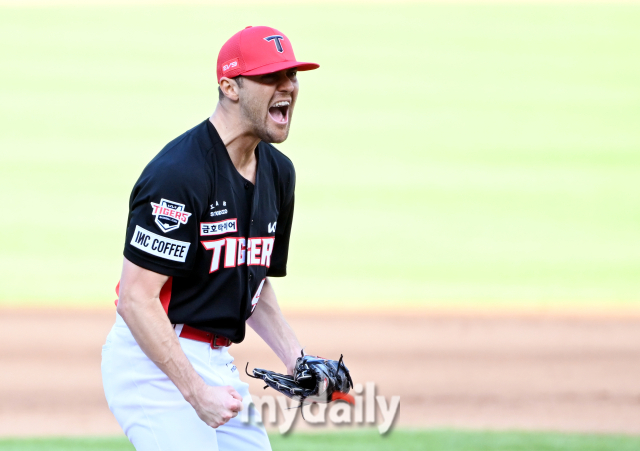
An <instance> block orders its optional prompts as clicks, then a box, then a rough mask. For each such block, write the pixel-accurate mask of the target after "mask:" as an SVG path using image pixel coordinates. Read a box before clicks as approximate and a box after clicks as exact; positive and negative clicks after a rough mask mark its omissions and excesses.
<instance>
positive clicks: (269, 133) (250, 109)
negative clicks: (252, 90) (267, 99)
mask: <svg viewBox="0 0 640 451" xmlns="http://www.w3.org/2000/svg"><path fill="white" fill-rule="evenodd" d="M292 107H293V105H291V106H290V107H289V121H288V122H287V125H286V127H285V129H284V130H283V131H280V130H270V129H269V124H268V121H269V120H271V119H270V118H269V117H268V114H269V113H267V117H265V115H264V113H263V111H262V107H261V105H260V104H259V103H258V102H256V101H253V102H252V101H250V100H249V101H245V100H243V99H242V98H240V114H241V116H242V120H243V121H244V122H245V123H247V124H248V125H249V126H250V127H251V129H252V130H253V133H254V134H255V135H256V136H257V137H258V138H260V140H261V141H264V142H267V143H274V144H278V143H281V142H284V141H285V140H286V139H287V137H288V136H289V126H290V125H291V113H292V112H293V108H292Z"/></svg>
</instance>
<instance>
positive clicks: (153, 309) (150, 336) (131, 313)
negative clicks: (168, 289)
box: [118, 295, 204, 402]
mask: <svg viewBox="0 0 640 451" xmlns="http://www.w3.org/2000/svg"><path fill="white" fill-rule="evenodd" d="M118 312H119V313H120V315H121V316H122V318H123V319H124V321H125V322H126V323H127V326H129V329H130V330H131V333H132V334H133V337H134V338H135V339H136V342H137V343H138V345H139V346H140V349H142V351H143V352H144V353H145V354H146V355H147V357H149V359H150V360H151V361H152V362H153V363H155V364H156V365H157V366H158V368H160V369H161V370H162V371H163V372H164V373H165V374H166V375H167V376H168V377H169V379H171V381H172V382H173V383H174V384H175V385H176V387H177V388H178V390H180V393H182V395H183V396H184V398H185V399H186V400H187V401H189V402H193V400H194V397H195V393H196V392H197V391H198V390H200V389H201V388H202V386H203V385H204V381H203V380H202V378H201V377H200V376H199V375H198V374H197V373H196V371H195V370H194V369H193V366H192V365H191V363H190V362H189V360H188V359H187V357H186V356H185V354H184V352H183V351H182V348H181V347H180V342H179V340H178V337H177V336H176V333H175V331H174V329H173V327H172V326H171V323H170V322H169V319H168V318H167V315H166V313H165V312H164V310H163V308H162V305H161V304H160V300H159V299H148V300H147V299H136V297H135V296H130V295H129V296H127V295H125V296H121V297H120V300H119V303H118Z"/></svg>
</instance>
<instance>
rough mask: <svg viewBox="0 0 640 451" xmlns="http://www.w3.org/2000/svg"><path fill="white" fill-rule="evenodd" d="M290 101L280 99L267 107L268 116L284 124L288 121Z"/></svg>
mask: <svg viewBox="0 0 640 451" xmlns="http://www.w3.org/2000/svg"><path fill="white" fill-rule="evenodd" d="M290 106H291V102H289V101H288V100H281V101H279V102H276V103H274V104H273V105H271V106H270V107H269V116H270V117H271V119H273V120H274V122H276V123H278V124H286V123H287V122H289V107H290Z"/></svg>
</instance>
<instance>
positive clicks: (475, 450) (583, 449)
mask: <svg viewBox="0 0 640 451" xmlns="http://www.w3.org/2000/svg"><path fill="white" fill-rule="evenodd" d="M271 445H272V447H273V450H274V451H324V450H327V449H330V450H332V451H387V450H389V451H391V450H398V449H401V450H403V451H423V450H424V451H427V450H428V451H635V450H637V449H638V448H639V447H640V437H625V436H607V435H577V434H558V433H526V432H503V433H499V432H461V431H394V432H392V433H391V434H390V435H389V436H385V437H381V436H379V435H377V434H376V433H375V432H343V433H339V434H336V433H333V434H293V435H290V436H284V437H283V436H280V435H273V436H271ZM0 450H1V451H18V450H19V451H45V450H46V451H85V450H86V451H127V450H133V447H132V446H131V445H130V444H129V442H128V441H127V439H125V438H122V439H120V438H118V439H116V438H112V439H22V440H6V439H5V440H0Z"/></svg>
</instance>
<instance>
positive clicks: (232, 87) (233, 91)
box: [219, 77, 240, 102]
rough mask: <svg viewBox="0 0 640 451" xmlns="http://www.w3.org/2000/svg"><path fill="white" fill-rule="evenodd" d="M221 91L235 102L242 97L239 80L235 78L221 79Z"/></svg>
mask: <svg viewBox="0 0 640 451" xmlns="http://www.w3.org/2000/svg"><path fill="white" fill-rule="evenodd" d="M219 87H220V91H221V92H222V95H224V96H225V97H226V98H228V99H229V100H231V101H233V102H237V101H238V99H239V98H240V92H239V91H240V87H239V86H238V82H237V81H235V80H233V79H232V78H226V77H222V78H221V79H220V86H219Z"/></svg>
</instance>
